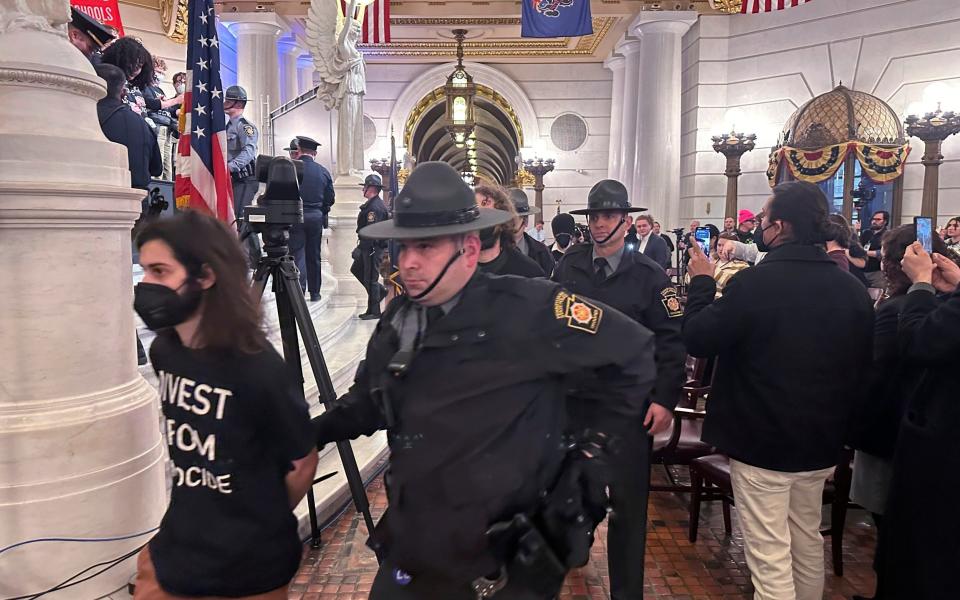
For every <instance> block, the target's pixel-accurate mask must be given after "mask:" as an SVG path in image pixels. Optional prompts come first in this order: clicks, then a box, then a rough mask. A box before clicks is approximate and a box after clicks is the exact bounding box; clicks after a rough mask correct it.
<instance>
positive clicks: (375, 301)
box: [351, 173, 390, 321]
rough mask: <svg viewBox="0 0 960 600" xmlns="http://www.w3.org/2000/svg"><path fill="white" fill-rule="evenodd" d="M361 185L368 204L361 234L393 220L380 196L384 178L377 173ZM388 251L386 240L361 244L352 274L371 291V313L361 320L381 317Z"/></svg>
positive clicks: (362, 207) (361, 216) (360, 225)
mask: <svg viewBox="0 0 960 600" xmlns="http://www.w3.org/2000/svg"><path fill="white" fill-rule="evenodd" d="M360 185H362V186H363V197H364V198H366V200H367V201H366V202H364V203H363V204H361V205H360V212H359V213H358V214H357V233H360V230H361V229H363V228H364V227H366V226H367V225H372V224H373V223H379V222H380V221H386V220H387V219H389V218H390V212H389V211H388V210H387V206H386V205H385V204H384V203H383V198H381V197H380V194H381V193H382V192H383V179H381V178H380V175H378V174H376V173H372V174H370V175H367V176H366V178H365V179H364V180H363V183H362V184H360ZM386 248H387V243H386V242H385V241H383V240H370V239H363V238H362V237H361V238H360V243H359V244H357V252H358V253H359V256H358V257H357V259H356V260H355V261H354V264H353V267H352V268H351V271H352V272H353V274H354V276H356V278H357V279H359V280H360V283H361V284H363V288H364V289H365V290H367V310H366V311H364V312H363V313H361V314H360V317H359V318H360V319H362V320H364V321H369V320H372V319H379V318H380V301H381V300H383V293H384V288H383V286H382V285H380V262H381V261H382V260H383V252H384V250H386Z"/></svg>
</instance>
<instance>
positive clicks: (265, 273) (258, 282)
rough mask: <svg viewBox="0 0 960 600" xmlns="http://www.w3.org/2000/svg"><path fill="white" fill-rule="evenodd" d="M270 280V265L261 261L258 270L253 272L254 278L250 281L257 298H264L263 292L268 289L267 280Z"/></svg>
mask: <svg viewBox="0 0 960 600" xmlns="http://www.w3.org/2000/svg"><path fill="white" fill-rule="evenodd" d="M269 278H270V264H269V263H266V262H262V261H261V262H260V264H258V265H257V270H256V271H254V272H253V278H252V279H251V280H250V284H251V286H252V287H253V293H254V295H255V297H256V298H263V292H264V291H266V289H267V279H269Z"/></svg>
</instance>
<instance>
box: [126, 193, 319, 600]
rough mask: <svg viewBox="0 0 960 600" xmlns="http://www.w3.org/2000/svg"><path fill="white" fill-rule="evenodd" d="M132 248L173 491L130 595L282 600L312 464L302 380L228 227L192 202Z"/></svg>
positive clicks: (293, 564)
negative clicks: (272, 335)
mask: <svg viewBox="0 0 960 600" xmlns="http://www.w3.org/2000/svg"><path fill="white" fill-rule="evenodd" d="M137 246H138V248H139V250H140V264H141V265H142V266H143V271H144V277H143V280H142V281H141V282H140V283H139V284H137V286H136V289H135V294H134V308H135V309H136V311H137V314H139V315H140V317H141V318H142V319H143V321H144V323H145V324H146V325H147V327H149V328H150V329H153V330H154V331H156V332H157V337H156V339H155V340H154V342H153V345H152V346H151V348H150V360H151V362H152V364H153V368H154V371H155V372H156V373H157V377H158V378H159V380H160V386H159V391H160V403H161V407H162V411H163V423H162V426H163V429H164V432H165V435H166V441H167V445H168V448H169V452H170V460H171V462H172V463H173V472H172V475H173V482H172V484H173V489H172V493H171V498H170V506H169V507H168V508H167V511H166V514H164V516H163V520H162V521H161V523H160V529H159V531H158V532H157V534H156V535H155V536H154V537H153V539H151V540H150V542H149V544H148V545H147V547H145V548H144V549H143V551H141V553H140V556H139V558H138V560H137V580H136V592H135V594H134V598H135V599H136V600H174V599H179V598H181V597H182V596H202V597H205V598H206V597H213V598H219V597H231V598H246V599H248V600H281V599H285V598H286V597H287V584H288V583H289V581H290V579H292V577H293V575H294V574H295V573H296V570H297V568H298V566H299V564H300V556H301V552H302V544H301V541H300V538H299V536H298V534H297V520H296V519H295V518H294V516H293V513H292V508H293V507H294V506H296V505H297V504H298V503H299V502H300V500H301V498H303V496H304V494H306V492H307V489H308V488H309V486H310V485H311V484H312V482H313V477H314V475H315V472H316V467H317V451H316V447H315V440H314V436H313V431H312V429H311V427H310V416H309V413H308V410H307V404H306V402H305V401H304V397H303V388H302V384H301V382H300V381H299V380H297V379H296V378H295V377H294V376H293V374H292V373H291V372H290V370H289V369H288V368H287V365H286V364H285V363H284V361H283V359H282V358H280V355H279V354H277V352H276V351H275V350H274V349H273V346H272V345H271V344H270V343H269V341H268V340H267V337H266V335H265V334H264V332H263V329H262V328H261V325H260V323H261V315H260V308H259V299H258V298H255V297H254V295H253V294H252V292H251V290H250V286H249V284H248V283H247V267H246V260H245V258H244V253H243V251H242V250H241V248H240V245H239V243H238V242H237V237H236V234H235V233H233V232H232V231H230V230H228V229H227V227H226V226H225V225H223V224H222V223H220V222H219V221H217V220H215V219H213V218H211V217H207V216H204V215H201V214H199V213H196V212H194V211H187V212H184V213H181V214H179V215H177V216H175V217H173V218H171V219H163V220H159V221H154V222H153V223H150V224H149V225H147V226H146V227H144V229H143V230H142V231H141V232H140V235H139V237H138V238H137Z"/></svg>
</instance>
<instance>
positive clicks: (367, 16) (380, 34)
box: [340, 0, 390, 44]
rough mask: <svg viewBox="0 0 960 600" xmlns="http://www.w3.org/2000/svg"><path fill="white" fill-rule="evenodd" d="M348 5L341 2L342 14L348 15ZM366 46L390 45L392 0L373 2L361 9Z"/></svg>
mask: <svg viewBox="0 0 960 600" xmlns="http://www.w3.org/2000/svg"><path fill="white" fill-rule="evenodd" d="M346 12H347V3H346V2H344V1H343V0H340V14H346ZM360 23H361V24H362V25H361V31H363V38H362V39H361V40H360V42H361V43H364V44H389V43H390V0H373V2H371V3H370V4H368V5H366V6H365V7H363V8H361V9H360Z"/></svg>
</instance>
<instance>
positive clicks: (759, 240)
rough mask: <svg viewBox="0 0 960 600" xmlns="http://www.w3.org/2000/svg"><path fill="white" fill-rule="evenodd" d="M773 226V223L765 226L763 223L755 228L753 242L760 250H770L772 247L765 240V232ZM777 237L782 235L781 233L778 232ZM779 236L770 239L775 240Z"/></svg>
mask: <svg viewBox="0 0 960 600" xmlns="http://www.w3.org/2000/svg"><path fill="white" fill-rule="evenodd" d="M771 227H773V223H771V224H769V225H767V226H766V227H764V226H763V225H762V224H761V225H758V226H757V228H756V229H754V230H753V243H754V244H756V245H757V250H759V251H760V252H770V250H771V249H772V248H771V247H770V246H769V245H768V244H767V243H766V242H765V241H763V232H764V231H766V230H768V229H770V228H771ZM777 237H780V234H779V233H778V234H777ZM777 237H775V238H773V240H770V241H771V242H773V241H774V240H776V239H777Z"/></svg>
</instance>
